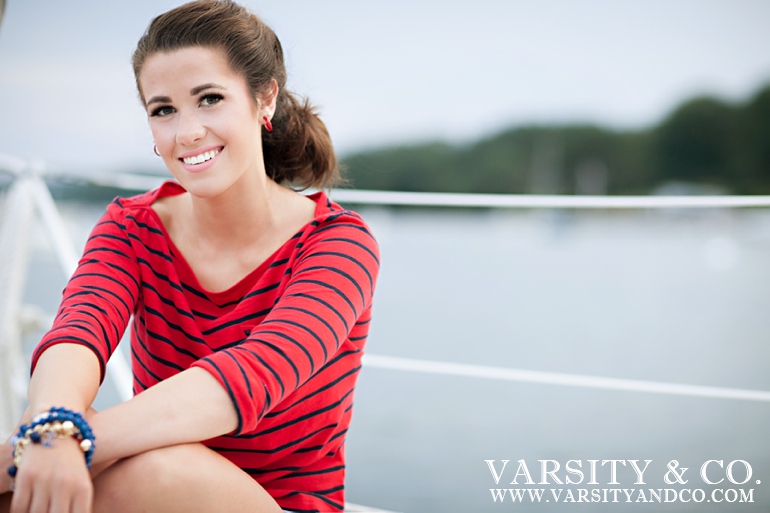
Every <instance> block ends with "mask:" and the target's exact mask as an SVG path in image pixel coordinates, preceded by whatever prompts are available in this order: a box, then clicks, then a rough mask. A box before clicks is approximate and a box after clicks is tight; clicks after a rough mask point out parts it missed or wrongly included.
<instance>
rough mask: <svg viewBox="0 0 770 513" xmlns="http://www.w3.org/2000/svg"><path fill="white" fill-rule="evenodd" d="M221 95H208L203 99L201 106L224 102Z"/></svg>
mask: <svg viewBox="0 0 770 513" xmlns="http://www.w3.org/2000/svg"><path fill="white" fill-rule="evenodd" d="M222 100H223V98H222V95H221V94H207V95H206V96H204V97H202V98H201V105H214V104H217V103H219V102H220V101H222Z"/></svg>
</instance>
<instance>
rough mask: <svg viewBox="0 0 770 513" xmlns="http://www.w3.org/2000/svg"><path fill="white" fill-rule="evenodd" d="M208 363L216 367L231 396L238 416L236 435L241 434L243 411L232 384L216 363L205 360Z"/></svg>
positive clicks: (208, 359)
mask: <svg viewBox="0 0 770 513" xmlns="http://www.w3.org/2000/svg"><path fill="white" fill-rule="evenodd" d="M205 360H206V363H208V364H209V365H211V366H212V367H214V370H215V371H217V373H218V374H219V377H221V378H222V383H224V384H225V388H226V389H227V393H228V394H229V395H230V400H231V401H232V402H233V408H235V413H236V414H237V415H238V427H236V428H235V432H236V433H240V432H241V429H243V417H242V416H241V410H240V408H238V400H237V399H236V398H235V394H234V393H233V389H232V388H230V382H229V381H228V379H227V378H226V377H225V374H224V372H222V369H220V368H219V367H217V364H216V363H214V362H213V361H212V360H211V359H210V358H205Z"/></svg>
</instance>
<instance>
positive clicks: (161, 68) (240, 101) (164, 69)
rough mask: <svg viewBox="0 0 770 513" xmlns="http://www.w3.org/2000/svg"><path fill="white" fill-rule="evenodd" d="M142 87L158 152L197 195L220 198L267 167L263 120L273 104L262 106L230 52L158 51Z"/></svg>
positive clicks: (143, 75) (147, 67)
mask: <svg viewBox="0 0 770 513" xmlns="http://www.w3.org/2000/svg"><path fill="white" fill-rule="evenodd" d="M139 85H140V87H141V91H142V96H143V98H144V100H145V108H146V110H147V114H148V116H149V122H150V129H151V130H152V135H153V138H154V139H155V144H156V146H157V148H158V151H159V152H160V154H161V156H162V157H163V161H164V162H165V164H166V166H167V167H168V169H169V170H170V171H171V174H172V175H173V176H174V178H176V179H177V180H178V181H179V182H180V183H181V184H182V186H183V187H184V188H185V189H186V190H187V191H189V192H190V193H191V194H192V195H194V196H197V197H203V198H209V197H214V196H217V195H218V194H221V193H222V192H224V191H226V190H228V189H229V188H230V187H231V186H232V185H233V184H235V183H236V182H239V181H240V180H241V179H243V178H244V177H245V176H248V175H249V174H253V173H259V172H263V173H264V170H263V169H264V168H263V164H262V143H261V124H262V117H263V116H265V115H267V116H269V117H271V114H272V111H271V107H272V106H271V105H265V104H262V103H261V102H260V105H257V102H256V101H254V100H253V98H252V96H251V94H250V92H249V88H248V86H247V84H246V80H245V79H244V78H243V77H242V76H241V75H240V74H238V73H236V72H234V71H232V70H231V69H230V66H229V63H228V62H227V58H226V56H225V53H224V51H222V50H219V49H213V48H203V47H191V48H184V49H180V50H174V51H172V52H159V53H155V54H152V55H150V56H149V57H148V58H147V60H146V61H145V62H144V65H143V66H142V69H141V74H140V76H139ZM252 176H254V175H252Z"/></svg>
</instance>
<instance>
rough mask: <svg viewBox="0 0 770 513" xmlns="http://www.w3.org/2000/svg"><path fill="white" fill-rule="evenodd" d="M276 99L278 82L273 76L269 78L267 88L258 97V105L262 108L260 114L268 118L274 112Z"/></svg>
mask: <svg viewBox="0 0 770 513" xmlns="http://www.w3.org/2000/svg"><path fill="white" fill-rule="evenodd" d="M277 99H278V82H276V80H275V79H274V78H271V79H270V83H269V84H268V86H267V89H266V90H265V92H264V93H262V94H261V95H260V97H259V100H260V107H261V108H262V109H263V112H262V113H261V115H262V116H267V117H268V119H270V118H272V117H273V114H275V102H276V101H277Z"/></svg>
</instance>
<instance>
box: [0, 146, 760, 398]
mask: <svg viewBox="0 0 770 513" xmlns="http://www.w3.org/2000/svg"><path fill="white" fill-rule="evenodd" d="M2 170H5V171H6V172H8V173H10V174H12V175H15V176H28V179H27V180H25V183H26V184H27V187H28V189H29V192H30V194H31V195H32V197H33V198H34V202H35V205H36V206H37V209H38V212H39V215H40V217H41V220H42V222H43V224H44V226H45V227H46V231H47V233H48V234H49V236H50V237H51V240H52V241H53V242H54V244H53V245H54V251H55V253H56V255H57V258H58V260H59V262H60V265H61V267H62V270H63V271H64V272H65V274H66V275H67V276H70V275H71V274H72V272H73V271H74V269H75V267H76V265H77V258H78V257H77V252H76V251H75V249H74V246H73V244H72V242H71V240H70V239H69V238H68V237H67V236H66V231H65V230H64V225H63V222H62V220H61V216H60V214H59V212H58V209H57V208H56V205H55V203H54V201H53V198H52V197H51V194H50V191H49V190H48V188H47V186H46V184H45V182H44V181H43V180H42V178H41V177H40V175H41V174H42V169H35V170H30V167H29V166H27V165H26V164H25V163H24V162H23V161H20V160H18V159H12V158H8V157H4V156H0V171H2ZM77 178H79V179H81V180H83V181H84V182H87V183H89V184H91V185H101V186H110V187H118V188H126V189H129V190H149V189H152V188H155V187H157V186H158V185H159V184H160V183H161V182H162V181H163V180H164V178H162V177H154V176H145V175H132V174H111V175H109V176H107V175H101V176H99V175H95V176H93V177H90V176H89V177H86V176H80V177H77ZM331 197H332V198H333V199H334V200H335V201H338V202H343V203H354V204H366V205H385V206H390V205H410V206H430V207H475V208H562V209H576V208H579V209H584V208H590V209H659V208H677V209H678V208H752V207H768V206H770V196H547V195H546V196H543V195H531V196H530V195H502V194H501V195H497V194H453V193H409V192H388V191H361V190H349V189H337V190H334V191H333V192H332V193H331ZM0 271H2V270H0ZM364 365H365V366H367V367H375V368H382V369H389V370H398V371H407V372H418V373H424V374H444V375H450V376H457V377H472V378H481V379H494V380H504V381H518V382H529V383H540V384H551V385H560V386H571V387H588V388H598V389H606V390H619V391H631V392H646V393H658V394H669V395H679V396H689V397H708V398H719V399H731V400H746V401H760V402H770V391H760V390H748V389H738V388H723V387H710V386H698V385H686V384H678V383H666V382H657V381H645V380H629V379H619V378H607V377H601V376H589V375H579V374H564V373H554V372H541V371H532V370H523V369H511V368H501V367H492V366H482V365H468V364H460V363H451V362H440V361H430V360H417V359H410V358H398V357H393V356H383V355H374V354H367V355H366V356H365V357H364ZM108 370H109V372H108V375H110V376H111V379H112V380H113V383H114V384H115V387H116V389H117V391H118V395H119V396H120V398H121V400H127V399H129V398H130V397H131V396H132V389H131V380H132V378H131V371H130V367H129V365H128V362H127V361H126V360H125V358H124V357H123V355H122V353H121V352H120V351H116V352H115V353H114V354H113V357H112V358H111V359H110V362H109V369H108Z"/></svg>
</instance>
